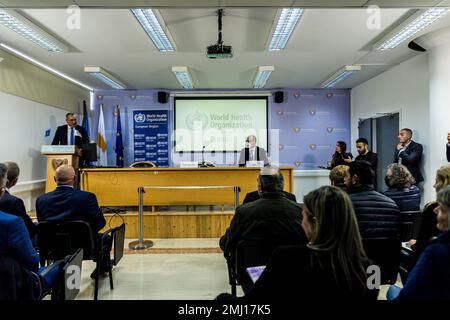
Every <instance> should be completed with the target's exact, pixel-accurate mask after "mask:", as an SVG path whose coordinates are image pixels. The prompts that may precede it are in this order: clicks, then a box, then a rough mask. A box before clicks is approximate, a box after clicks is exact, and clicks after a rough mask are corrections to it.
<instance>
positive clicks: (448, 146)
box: [447, 143, 450, 162]
mask: <svg viewBox="0 0 450 320" xmlns="http://www.w3.org/2000/svg"><path fill="white" fill-rule="evenodd" d="M447 161H448V162H450V143H447Z"/></svg>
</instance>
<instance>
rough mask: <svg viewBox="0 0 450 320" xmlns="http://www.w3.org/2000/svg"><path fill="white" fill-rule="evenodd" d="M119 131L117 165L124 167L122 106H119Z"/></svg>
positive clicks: (117, 134) (117, 113) (117, 112)
mask: <svg viewBox="0 0 450 320" xmlns="http://www.w3.org/2000/svg"><path fill="white" fill-rule="evenodd" d="M116 115H117V133H116V166H117V167H120V168H122V167H123V142H122V124H121V122H120V107H119V106H117V111H116Z"/></svg>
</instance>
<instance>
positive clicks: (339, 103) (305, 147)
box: [79, 89, 350, 169]
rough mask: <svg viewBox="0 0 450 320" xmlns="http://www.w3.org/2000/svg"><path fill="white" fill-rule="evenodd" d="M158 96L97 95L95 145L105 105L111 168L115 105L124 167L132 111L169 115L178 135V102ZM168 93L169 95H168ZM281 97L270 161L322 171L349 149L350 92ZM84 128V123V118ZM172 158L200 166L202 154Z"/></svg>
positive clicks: (222, 160) (214, 157) (215, 158)
mask: <svg viewBox="0 0 450 320" xmlns="http://www.w3.org/2000/svg"><path fill="white" fill-rule="evenodd" d="M280 90H281V89H280ZM280 90H272V91H273V92H275V91H280ZM158 91H159V90H99V91H96V92H95V93H94V99H93V111H91V115H90V120H91V139H94V140H95V137H96V132H97V126H98V114H99V105H100V104H103V111H104V115H105V127H106V140H107V150H108V164H109V165H115V152H114V147H115V133H116V131H115V130H116V119H115V116H114V109H115V106H116V105H120V107H121V121H122V134H123V142H124V147H125V152H124V158H125V159H124V160H125V165H129V164H131V163H132V162H133V145H132V144H133V143H132V139H133V122H132V114H133V110H151V109H159V110H169V122H170V125H169V130H170V131H171V130H173V99H172V98H170V99H169V101H168V103H165V104H161V103H158V101H157V92H158ZM165 91H166V92H167V93H169V91H168V90H165ZM222 91H223V90H222ZM233 91H236V90H233ZM282 91H283V92H284V102H282V103H275V102H274V99H273V97H270V98H269V119H268V120H269V128H270V129H271V131H270V133H269V143H270V146H269V158H270V160H271V161H273V162H276V163H279V164H280V165H291V166H294V167H296V168H298V169H317V166H325V165H327V162H328V161H329V160H330V159H331V155H332V154H333V152H334V148H335V144H336V141H337V140H344V141H346V142H347V145H348V146H349V142H350V90H321V89H282ZM79 122H80V123H81V117H80V119H79ZM277 130H278V131H277ZM93 133H95V135H94V134H93ZM169 139H171V137H170V138H169ZM349 147H350V146H349ZM349 149H350V148H349ZM172 156H173V157H172V162H171V163H172V165H177V163H179V161H181V160H187V161H190V160H196V161H201V154H197V153H196V154H186V153H185V154H183V155H182V156H180V155H179V154H172ZM238 157H239V155H238V154H236V153H220V154H218V153H216V154H208V153H205V160H206V161H212V162H215V163H217V164H218V165H220V164H226V165H233V164H234V163H237V159H238Z"/></svg>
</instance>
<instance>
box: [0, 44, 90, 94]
mask: <svg viewBox="0 0 450 320" xmlns="http://www.w3.org/2000/svg"><path fill="white" fill-rule="evenodd" d="M0 47H2V48H4V49H6V50H8V51H9V52H11V53H13V54H15V55H16V56H18V57H21V58H23V59H25V60H27V61H29V62H31V63H33V64H35V65H37V66H39V67H41V68H42V69H44V70H47V71H49V72H51V73H53V74H56V75H57V76H60V77H61V78H64V79H66V80H68V81H70V82H73V83H75V84H76V85H79V86H80V87H83V88H85V89H88V90H89V91H92V90H94V89H93V88H91V87H89V86H87V85H85V84H84V83H82V82H80V81H78V80H75V79H74V78H72V77H69V76H68V75H66V74H64V73H62V72H60V71H58V70H56V69H53V68H52V67H49V66H48V65H46V64H43V63H42V62H39V61H37V60H36V59H34V58H32V57H30V56H28V55H26V54H25V53H22V52H20V51H19V50H17V49H14V48H13V47H10V46H9V45H7V44H5V43H3V42H1V43H0Z"/></svg>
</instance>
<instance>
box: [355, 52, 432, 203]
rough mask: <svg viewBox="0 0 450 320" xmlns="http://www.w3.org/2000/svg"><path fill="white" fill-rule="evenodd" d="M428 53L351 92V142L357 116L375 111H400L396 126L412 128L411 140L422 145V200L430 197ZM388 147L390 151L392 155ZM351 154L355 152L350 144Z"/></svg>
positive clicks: (356, 126) (372, 113)
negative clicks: (398, 121) (423, 182)
mask: <svg viewBox="0 0 450 320" xmlns="http://www.w3.org/2000/svg"><path fill="white" fill-rule="evenodd" d="M428 68H429V66H428V54H421V55H419V56H416V57H414V58H412V59H409V60H407V61H405V62H403V63H401V64H400V65H398V66H395V67H393V68H392V69H390V70H388V71H386V72H384V73H382V74H380V75H378V76H377V77H375V78H373V79H370V80H368V81H366V82H364V83H362V84H361V85H359V86H357V87H355V88H353V89H352V91H351V132H352V141H355V140H356V139H357V138H358V119H359V118H370V117H373V116H376V114H377V113H389V112H398V111H400V127H401V128H404V127H407V128H411V129H412V130H413V140H414V141H417V142H419V143H421V144H422V145H423V147H424V155H423V159H422V166H423V168H422V173H423V174H424V176H425V184H424V189H425V190H424V201H425V202H428V201H430V200H431V199H432V198H433V197H434V190H433V189H432V188H431V186H432V183H431V181H432V180H433V179H434V173H431V174H430V165H429V163H430V153H429V145H430V122H429V120H430V108H429V73H428ZM394 148H395V146H393V148H392V154H394ZM352 149H353V150H352V151H353V154H357V152H356V149H355V146H354V145H353V146H352Z"/></svg>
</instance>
